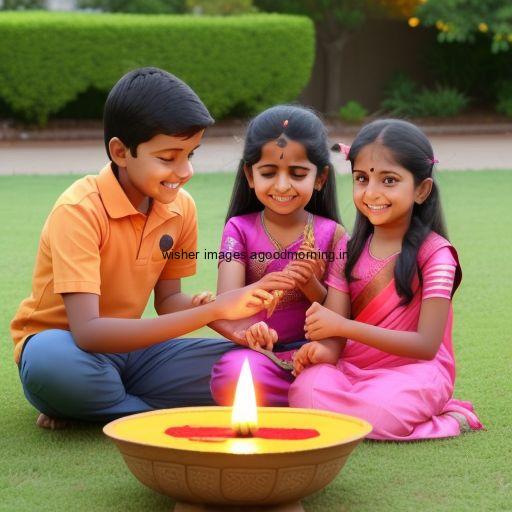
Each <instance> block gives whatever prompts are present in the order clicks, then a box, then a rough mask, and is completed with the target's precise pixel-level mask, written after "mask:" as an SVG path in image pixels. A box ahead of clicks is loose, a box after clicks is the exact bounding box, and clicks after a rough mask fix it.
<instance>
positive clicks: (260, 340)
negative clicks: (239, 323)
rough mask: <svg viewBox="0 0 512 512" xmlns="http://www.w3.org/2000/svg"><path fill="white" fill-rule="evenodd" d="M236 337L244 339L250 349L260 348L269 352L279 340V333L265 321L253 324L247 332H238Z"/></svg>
mask: <svg viewBox="0 0 512 512" xmlns="http://www.w3.org/2000/svg"><path fill="white" fill-rule="evenodd" d="M235 335H236V336H237V338H238V337H244V338H245V341H246V344H247V345H248V346H249V347H250V348H254V347H256V346H258V347H260V348H264V349H267V350H272V349H273V348H274V343H276V342H277V340H278V335H277V332H276V331H275V330H274V329H272V328H271V327H269V326H268V325H267V324H266V323H265V322H263V321H262V322H257V323H255V324H252V325H251V326H250V327H249V328H248V329H246V330H245V331H240V332H237V333H235Z"/></svg>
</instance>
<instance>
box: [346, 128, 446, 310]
mask: <svg viewBox="0 0 512 512" xmlns="http://www.w3.org/2000/svg"><path fill="white" fill-rule="evenodd" d="M374 142H375V143H377V144H382V146H384V147H385V148H387V149H389V151H390V152H391V154H392V155H393V158H394V159H395V161H396V162H397V163H398V164H399V165H400V166H401V167H403V168H404V169H407V170H408V171H409V172H410V173H411V174H412V175H413V178H414V183H415V185H419V184H420V183H421V182H422V181H423V180H425V179H426V178H432V177H433V176H432V171H433V168H434V162H435V161H434V152H433V150H432V145H431V144H430V142H429V140H428V139H427V137H426V135H425V134H424V133H423V132H422V131H421V130H420V129H419V128H418V127H417V126H415V125H413V124H412V123H409V122H407V121H402V120H399V119H381V120H377V121H373V122H372V123H370V124H368V125H366V126H364V127H363V128H362V129H361V131H360V132H359V133H358V134H357V136H356V138H355V140H354V142H353V143H352V146H351V147H350V152H349V154H348V159H349V160H350V164H351V165H352V170H353V169H354V162H355V160H356V158H357V155H358V154H359V152H360V151H361V150H362V149H363V148H364V147H365V146H367V145H368V144H372V143H374ZM431 231H434V232H436V233H438V234H439V235H441V236H443V237H444V238H448V235H447V233H446V226H445V223H444V218H443V211H442V208H441V198H440V196H439V190H438V187H437V185H436V182H435V181H434V183H433V185H432V191H431V192H430V195H429V196H428V198H427V199H426V200H425V201H424V202H423V203H422V204H415V205H414V206H413V210H412V217H411V223H410V225H409V229H408V230H407V232H406V233H405V235H404V239H403V242H402V250H401V252H400V255H399V256H398V259H397V262H396V266H395V286H396V290H397V292H398V294H399V295H400V296H401V297H402V298H403V301H402V303H403V304H408V303H409V302H410V301H411V300H412V297H413V292H412V286H411V284H412V280H413V278H414V275H415V274H416V273H417V274H418V277H419V279H420V282H421V273H420V271H419V268H418V264H417V261H416V258H417V256H418V251H419V249H420V247H421V244H422V243H423V241H424V240H425V238H426V237H427V236H428V234H429V233H430V232H431ZM371 233H373V225H372V224H371V223H370V221H369V220H368V219H367V218H366V217H365V216H364V215H362V214H361V213H360V212H359V211H358V212H357V214H356V221H355V224H354V230H353V233H352V237H351V239H350V241H349V242H348V247H347V249H348V250H347V252H348V256H347V263H346V265H345V276H346V278H347V280H348V281H349V282H350V281H353V280H354V279H355V278H354V277H353V276H352V270H353V269H354V266H355V264H356V263H357V260H358V259H359V256H360V255H361V252H362V251H363V249H364V246H365V243H366V240H367V239H368V237H369V236H370V234H371Z"/></svg>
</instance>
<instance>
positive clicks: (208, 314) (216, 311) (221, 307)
mask: <svg viewBox="0 0 512 512" xmlns="http://www.w3.org/2000/svg"><path fill="white" fill-rule="evenodd" d="M275 284H276V283H271V282H270V283H269V284H268V285H267V286H266V288H267V289H273V287H274V286H275ZM262 288H263V287H261V286H260V287H258V288H257V287H255V286H246V287H244V288H241V289H239V290H233V291H231V292H227V293H224V294H222V295H219V296H218V297H217V299H216V300H215V301H214V302H210V303H208V304H205V305H204V306H198V307H196V308H191V309H187V310H185V311H178V312H176V313H170V314H167V315H162V316H159V317H157V318H142V319H130V318H104V317H100V314H99V296H98V295H96V294H92V293H67V294H62V297H63V300H64V304H65V307H66V313H67V317H68V323H69V327H70V329H71V332H72V334H73V337H74V339H75V342H76V344H77V345H78V346H79V347H80V348H81V349H83V350H86V351H88V352H131V351H133V350H139V349H142V348H146V347H148V346H150V345H153V344H155V343H160V342H162V341H165V340H167V339H170V338H177V337H179V336H182V335H183V334H187V333H188V332H191V331H194V330H196V329H199V328H200V327H203V326H204V325H206V324H208V323H210V322H213V321H214V320H218V319H222V318H225V319H238V318H244V317H247V316H251V315H254V314H256V313H257V312H258V311H261V310H262V309H264V308H265V307H266V304H268V303H269V301H271V300H272V295H271V294H270V293H268V291H265V290H264V289H262Z"/></svg>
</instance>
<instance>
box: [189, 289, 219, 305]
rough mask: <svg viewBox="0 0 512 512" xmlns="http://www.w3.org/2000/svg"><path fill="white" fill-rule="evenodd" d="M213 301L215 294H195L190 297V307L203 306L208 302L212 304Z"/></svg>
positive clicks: (206, 292)
mask: <svg viewBox="0 0 512 512" xmlns="http://www.w3.org/2000/svg"><path fill="white" fill-rule="evenodd" d="M214 300H215V294H213V293H212V292H209V291H205V292H200V293H196V294H195V295H193V296H192V306H193V307H196V306H203V305H204V304H208V302H212V301H214Z"/></svg>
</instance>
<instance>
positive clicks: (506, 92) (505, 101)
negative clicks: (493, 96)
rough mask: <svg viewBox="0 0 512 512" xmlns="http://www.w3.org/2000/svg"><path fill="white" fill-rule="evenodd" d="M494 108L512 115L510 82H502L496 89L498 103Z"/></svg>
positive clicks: (511, 86)
mask: <svg viewBox="0 0 512 512" xmlns="http://www.w3.org/2000/svg"><path fill="white" fill-rule="evenodd" d="M496 110H497V111H498V112H501V113H502V114H505V115H506V116H509V117H512V82H504V83H502V84H501V86H500V88H499V90H498V103H497V104H496Z"/></svg>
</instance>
